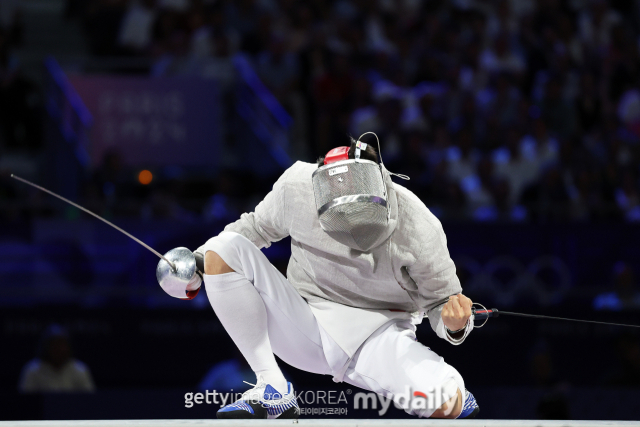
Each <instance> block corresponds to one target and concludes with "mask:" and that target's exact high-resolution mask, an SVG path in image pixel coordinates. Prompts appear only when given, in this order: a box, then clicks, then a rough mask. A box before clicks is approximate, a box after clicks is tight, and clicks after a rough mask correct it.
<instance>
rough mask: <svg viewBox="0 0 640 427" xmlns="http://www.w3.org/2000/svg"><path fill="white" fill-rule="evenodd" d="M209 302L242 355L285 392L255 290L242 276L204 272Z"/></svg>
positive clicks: (261, 305) (258, 372)
mask: <svg viewBox="0 0 640 427" xmlns="http://www.w3.org/2000/svg"><path fill="white" fill-rule="evenodd" d="M204 283H205V287H206V289H207V296H208V298H209V302H210V303H211V306H212V307H213V310H214V311H215V313H216V315H217V316H218V319H220V322H221V323H222V326H224V328H225V329H226V331H227V333H228V334H229V336H231V339H232V340H233V342H234V343H235V344H236V346H237V347H238V349H239V350H240V352H241V353H242V355H243V356H244V358H245V359H246V360H247V362H248V363H249V366H251V369H253V371H254V372H255V373H256V376H258V375H259V376H261V377H262V378H263V379H264V380H265V381H266V383H267V384H271V386H272V387H274V388H275V389H276V390H278V391H279V392H282V393H286V392H287V380H285V378H284V375H282V372H281V371H280V368H279V367H278V363H277V362H276V359H275V357H274V356H273V350H272V349H271V342H270V341H269V334H268V330H267V309H266V308H265V306H264V302H263V301H262V298H261V297H260V293H259V292H258V290H257V289H256V288H255V287H254V286H253V285H252V284H251V282H249V281H248V280H247V279H246V278H245V277H244V276H243V275H241V274H239V273H235V272H233V273H225V274H217V275H207V274H205V275H204Z"/></svg>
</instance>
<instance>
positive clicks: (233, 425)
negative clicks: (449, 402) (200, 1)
mask: <svg viewBox="0 0 640 427" xmlns="http://www.w3.org/2000/svg"><path fill="white" fill-rule="evenodd" d="M444 425H455V426H456V427H457V426H459V427H493V426H496V427H537V426H540V427H596V426H598V427H599V426H639V425H640V422H638V421H538V420H391V419H389V420H385V419H376V420H349V419H344V420H338V419H331V420H318V419H315V420H314V419H305V420H233V421H220V420H100V421H0V427H9V426H11V427H67V426H69V427H120V426H125V427H126V426H130V427H182V426H184V427H197V426H215V427H223V426H224V427H226V426H228V427H267V426H268V427H285V426H287V427H289V426H293V427H428V426H444Z"/></svg>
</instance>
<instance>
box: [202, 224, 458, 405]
mask: <svg viewBox="0 0 640 427" xmlns="http://www.w3.org/2000/svg"><path fill="white" fill-rule="evenodd" d="M198 251H199V252H202V253H203V254H206V252H207V251H213V252H216V253H217V254H218V255H219V256H220V257H221V258H222V259H223V260H224V261H225V262H226V263H227V265H229V267H230V268H232V269H233V270H234V271H235V273H226V274H221V275H204V283H205V288H206V290H207V296H208V298H209V300H210V301H214V298H216V296H217V295H220V290H221V289H224V287H225V282H227V281H230V280H235V278H237V277H238V276H235V277H234V275H241V276H243V277H245V278H246V279H247V280H248V281H249V282H251V283H252V284H253V286H254V287H255V288H256V290H257V291H258V293H259V295H260V297H261V298H262V301H263V302H264V306H265V308H266V312H267V325H266V327H267V332H268V337H269V341H270V343H271V347H272V350H273V353H274V354H276V355H277V356H278V357H280V358H281V359H282V360H283V361H285V362H286V363H287V364H289V365H291V366H293V367H295V368H298V369H302V370H304V371H307V372H313V373H317V374H324V375H333V376H334V379H338V380H342V381H345V382H347V383H349V384H352V385H354V386H356V387H360V388H363V389H365V390H370V391H373V392H375V393H378V394H380V395H383V396H385V397H387V398H391V399H393V400H394V401H396V402H398V400H399V398H400V397H402V398H403V400H404V398H405V397H406V396H407V395H409V394H410V396H411V397H412V396H413V395H414V394H413V393H415V392H418V393H421V394H422V395H426V396H434V395H435V394H439V393H442V394H441V395H440V396H438V397H435V398H431V397H428V398H427V400H429V399H433V400H434V401H435V403H437V404H438V405H437V406H436V405H435V404H433V403H432V404H427V405H426V408H425V407H424V404H423V405H420V404H417V405H415V404H414V405H410V404H408V403H405V402H404V401H402V402H398V403H400V404H401V405H402V406H403V407H405V410H407V412H408V413H410V414H414V415H418V416H422V417H429V416H430V415H431V414H432V413H433V412H434V411H435V410H436V409H438V407H439V406H440V405H441V403H444V401H446V400H448V399H445V400H444V401H443V400H442V399H443V398H447V397H448V398H451V397H453V396H455V394H456V391H457V390H460V391H461V393H462V396H463V397H464V395H465V393H464V381H463V379H462V377H461V376H460V374H459V373H458V371H457V370H456V369H454V368H453V367H452V366H450V365H448V364H447V363H445V362H444V359H443V358H442V357H440V356H438V355H437V354H436V353H435V352H433V351H431V350H430V349H429V348H428V347H425V346H424V345H422V344H421V343H419V342H417V341H416V335H415V325H413V324H412V323H411V321H408V320H393V321H391V322H389V323H387V324H385V325H384V326H382V327H380V328H379V329H378V330H376V331H375V332H374V333H373V334H372V335H371V336H370V337H369V338H368V339H367V340H366V341H365V342H364V343H363V344H362V345H361V347H360V348H359V349H358V351H357V352H356V354H355V355H354V356H353V357H352V358H351V359H349V357H348V355H347V354H346V353H344V351H342V349H341V348H340V347H339V346H338V345H337V344H336V343H335V342H334V341H333V340H332V339H331V337H329V336H328V334H327V333H326V332H325V331H324V330H323V329H322V327H321V326H320V324H319V323H318V322H317V320H316V318H315V317H314V315H313V313H312V311H311V308H310V307H309V305H308V304H307V302H306V301H305V300H304V299H303V298H302V297H301V296H300V295H299V294H298V292H297V291H296V289H295V288H294V287H293V285H292V284H291V283H289V281H288V280H287V279H286V278H285V277H284V276H283V275H282V274H281V273H280V272H279V271H278V270H277V269H276V268H275V267H274V266H273V265H272V264H271V263H270V262H269V260H268V259H267V257H266V256H265V255H264V254H263V253H262V251H261V250H259V249H258V248H257V247H256V246H255V245H254V244H253V243H252V242H251V241H250V240H248V239H247V238H245V237H244V236H242V235H240V234H237V233H233V232H223V233H221V234H220V235H219V236H216V237H213V238H211V239H209V241H207V243H205V244H204V245H203V246H202V247H201V248H200V249H199V250H198ZM225 321H226V322H227V323H228V322H229V319H225ZM234 321H237V322H244V324H245V325H246V326H248V327H252V326H253V327H256V328H260V327H264V325H259V324H254V323H252V320H251V319H247V318H238V319H235V320H234ZM345 327H348V325H345ZM232 338H233V337H232Z"/></svg>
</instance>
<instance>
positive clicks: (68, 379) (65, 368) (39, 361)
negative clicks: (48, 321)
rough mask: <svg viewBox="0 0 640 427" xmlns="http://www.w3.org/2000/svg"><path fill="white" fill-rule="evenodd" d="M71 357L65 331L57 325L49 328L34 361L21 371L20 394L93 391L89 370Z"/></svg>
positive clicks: (93, 386)
mask: <svg viewBox="0 0 640 427" xmlns="http://www.w3.org/2000/svg"><path fill="white" fill-rule="evenodd" d="M72 355H73V352H72V350H71V344H70V342H69V334H68V333H67V331H66V330H65V329H63V328H62V327H60V326H59V325H50V326H49V327H48V328H47V329H46V330H45V331H44V333H43V335H42V337H41V339H40V348H39V351H38V357H37V358H36V359H33V360H32V361H30V362H29V363H27V364H26V365H25V367H24V368H23V370H22V375H21V376H20V383H19V385H18V389H19V390H20V392H22V393H41V392H92V391H94V390H95V385H94V384H93V379H92V378H91V373H90V372H89V368H87V366H86V365H85V364H84V363H82V362H80V361H79V360H76V359H74V358H73V356H72Z"/></svg>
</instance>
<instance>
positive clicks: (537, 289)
mask: <svg viewBox="0 0 640 427" xmlns="http://www.w3.org/2000/svg"><path fill="white" fill-rule="evenodd" d="M454 262H455V264H456V270H457V272H458V276H459V277H460V279H461V281H462V284H463V287H464V292H465V294H469V295H471V296H474V297H476V298H477V297H482V298H486V299H487V300H488V301H491V303H495V304H497V305H500V306H503V307H507V306H512V305H514V304H515V303H516V302H517V301H523V300H525V299H526V300H527V301H528V302H534V303H537V304H539V305H541V306H550V305H554V304H558V303H560V302H561V301H562V300H563V299H564V297H565V295H566V294H567V292H568V291H569V289H570V288H571V285H572V282H573V280H572V275H571V271H570V270H569V267H567V265H566V264H565V262H564V261H563V260H562V259H560V258H558V257H556V256H553V255H543V256H540V257H538V258H536V259H534V260H533V261H531V262H530V263H529V264H528V265H526V266H525V264H524V263H523V262H522V261H520V260H519V259H517V258H516V257H513V256H511V255H500V256H496V257H494V258H492V259H490V260H489V261H488V262H487V263H486V264H484V265H481V264H480V263H479V262H478V261H477V260H475V259H473V258H472V257H469V256H467V255H462V256H459V257H456V258H455V259H454Z"/></svg>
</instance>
